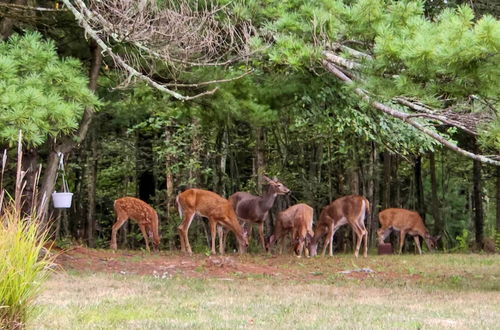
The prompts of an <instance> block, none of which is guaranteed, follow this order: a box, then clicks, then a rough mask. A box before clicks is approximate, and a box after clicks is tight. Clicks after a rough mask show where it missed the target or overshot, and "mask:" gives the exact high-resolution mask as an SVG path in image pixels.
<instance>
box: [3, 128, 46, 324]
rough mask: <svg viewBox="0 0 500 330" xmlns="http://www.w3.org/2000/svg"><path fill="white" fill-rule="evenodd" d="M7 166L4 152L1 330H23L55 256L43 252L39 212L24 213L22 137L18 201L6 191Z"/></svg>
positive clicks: (19, 155) (17, 188)
mask: <svg viewBox="0 0 500 330" xmlns="http://www.w3.org/2000/svg"><path fill="white" fill-rule="evenodd" d="M6 163H7V153H6V152H4V153H3V157H2V170H1V178H0V329H21V328H24V324H25V323H26V320H27V319H28V318H29V316H30V313H32V311H33V301H34V298H35V296H36V295H37V293H39V290H40V287H41V284H42V283H43V281H44V280H45V279H46V278H47V276H48V270H49V268H48V266H49V265H50V264H51V256H50V254H48V253H46V251H43V250H44V244H45V243H46V240H47V230H46V229H44V227H43V226H42V224H41V222H40V221H39V218H38V217H37V213H36V208H30V209H29V211H28V212H26V211H24V212H23V210H22V201H23V190H24V187H25V185H26V183H25V181H24V175H25V172H23V171H22V168H21V163H22V150H21V133H20V134H19V146H18V159H17V171H16V187H15V193H14V198H12V197H11V196H10V195H9V194H8V193H7V192H6V191H5V189H4V187H3V177H4V173H5V166H6ZM35 184H36V183H35Z"/></svg>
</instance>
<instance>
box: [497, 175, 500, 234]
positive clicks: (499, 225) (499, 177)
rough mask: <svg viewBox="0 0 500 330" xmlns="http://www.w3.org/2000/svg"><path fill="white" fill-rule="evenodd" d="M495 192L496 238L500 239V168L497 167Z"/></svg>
mask: <svg viewBox="0 0 500 330" xmlns="http://www.w3.org/2000/svg"><path fill="white" fill-rule="evenodd" d="M496 188H497V189H496V190H497V192H496V195H497V196H496V198H497V202H496V207H497V221H496V229H497V230H496V232H497V237H499V238H500V166H497V187H496Z"/></svg>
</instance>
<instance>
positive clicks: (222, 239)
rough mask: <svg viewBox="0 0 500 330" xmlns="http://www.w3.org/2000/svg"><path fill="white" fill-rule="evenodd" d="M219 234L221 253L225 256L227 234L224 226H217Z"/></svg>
mask: <svg viewBox="0 0 500 330" xmlns="http://www.w3.org/2000/svg"><path fill="white" fill-rule="evenodd" d="M217 233H218V234H219V253H220V254H221V255H222V254H224V247H225V243H226V242H225V235H226V234H227V233H225V232H224V228H223V227H222V226H217Z"/></svg>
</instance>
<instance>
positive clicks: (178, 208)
mask: <svg viewBox="0 0 500 330" xmlns="http://www.w3.org/2000/svg"><path fill="white" fill-rule="evenodd" d="M175 203H176V204H177V210H178V211H179V216H180V217H181V218H182V207H181V203H179V195H177V197H176V198H175Z"/></svg>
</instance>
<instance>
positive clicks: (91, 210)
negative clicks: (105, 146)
mask: <svg viewBox="0 0 500 330" xmlns="http://www.w3.org/2000/svg"><path fill="white" fill-rule="evenodd" d="M95 134H96V133H95V130H94V131H93V132H92V134H91V140H90V150H91V154H90V157H89V160H90V161H89V164H88V165H89V170H88V176H87V180H86V181H87V244H88V245H89V246H90V247H91V248H93V247H95V237H94V236H95V230H96V218H95V214H96V212H95V207H96V184H97V139H96V136H95Z"/></svg>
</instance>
